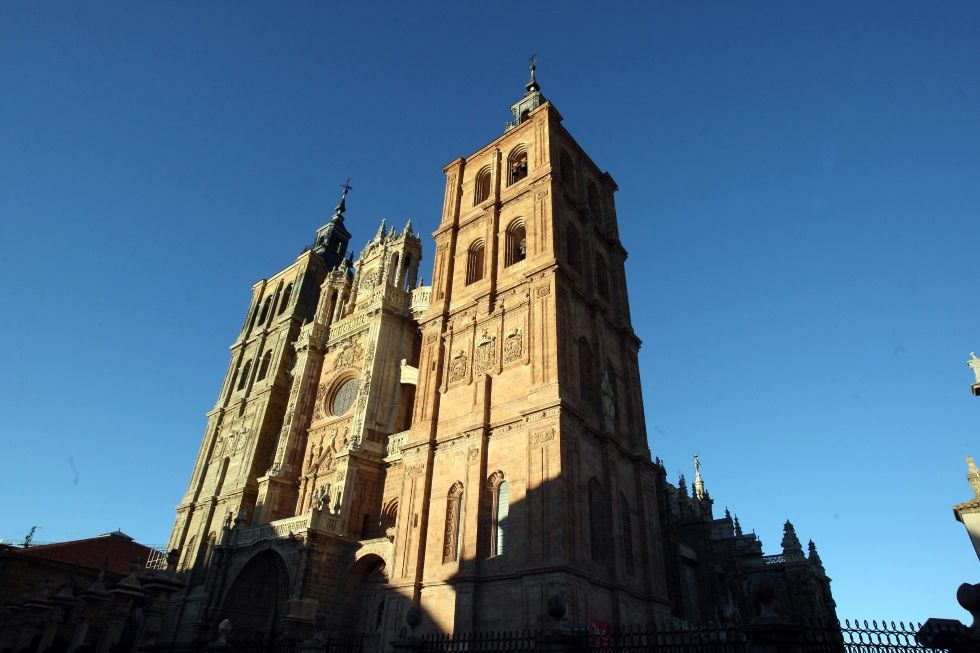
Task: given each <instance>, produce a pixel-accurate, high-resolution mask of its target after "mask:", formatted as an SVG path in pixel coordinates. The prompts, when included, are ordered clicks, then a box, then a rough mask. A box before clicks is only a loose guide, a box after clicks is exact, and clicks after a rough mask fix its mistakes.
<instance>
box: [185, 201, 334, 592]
mask: <svg viewBox="0 0 980 653" xmlns="http://www.w3.org/2000/svg"><path fill="white" fill-rule="evenodd" d="M348 190H349V186H346V185H345V187H344V192H343V196H342V197H341V200H340V203H339V204H338V205H337V208H336V209H335V211H334V214H333V216H332V217H331V219H330V220H329V221H328V222H327V224H325V225H324V226H322V227H320V228H319V229H318V230H317V232H316V237H315V241H314V243H313V247H312V249H307V250H305V251H303V252H302V253H301V254H300V255H299V256H298V257H297V258H296V260H295V261H293V263H292V264H290V265H289V266H287V267H286V268H285V269H283V270H281V271H280V272H278V273H277V274H275V275H273V276H272V277H271V278H269V279H263V280H261V281H259V282H258V283H256V284H255V285H254V286H252V300H251V303H250V305H249V309H248V312H247V313H246V318H245V323H244V325H243V326H242V330H241V332H240V333H239V335H238V337H237V338H236V340H235V342H234V343H232V345H231V362H230V363H229V365H228V371H227V373H226V374H225V380H224V383H223V384H222V386H221V391H220V392H219V394H218V401H217V403H216V404H215V406H214V408H213V409H212V410H211V411H210V412H209V413H208V420H207V426H206V427H205V431H204V438H203V440H202V442H201V447H200V450H199V451H198V455H197V460H196V462H195V464H194V470H193V472H192V474H191V480H190V484H189V485H188V488H187V492H186V493H185V494H184V498H183V501H181V503H180V505H178V507H177V518H176V521H175V523H174V528H173V531H172V532H171V535H170V541H169V543H168V550H173V549H178V550H179V551H180V552H181V557H180V560H179V562H178V568H179V569H180V570H182V571H186V570H191V569H194V570H195V571H196V572H197V571H200V572H201V573H195V574H194V580H195V581H201V580H203V565H204V562H205V560H206V558H207V557H208V554H209V552H210V549H211V547H212V546H213V545H214V544H215V542H216V540H217V539H218V538H220V534H221V530H222V526H223V525H225V524H226V523H230V522H232V521H234V522H236V523H239V524H248V523H250V522H251V520H252V517H253V513H254V512H255V509H256V505H257V500H258V498H259V485H260V484H259V478H260V477H261V476H263V475H264V474H266V471H267V470H268V469H269V467H270V465H272V463H273V460H274V457H275V455H276V445H277V442H278V440H279V433H280V427H281V424H282V422H283V417H284V414H285V413H286V405H287V399H288V397H289V394H290V388H291V385H292V383H293V379H292V374H293V369H294V365H295V363H296V357H297V351H296V349H295V348H294V346H293V343H294V341H295V340H296V339H297V337H298V336H299V334H300V330H301V327H302V325H303V324H304V323H306V322H309V321H310V320H312V319H313V317H314V315H315V314H316V311H317V307H318V305H319V303H320V301H319V300H320V286H321V284H322V283H323V281H324V279H325V278H326V277H327V276H328V275H329V274H330V270H331V269H334V268H335V267H336V266H337V265H338V264H340V263H341V262H342V261H344V256H345V255H346V252H347V245H348V242H349V240H350V233H349V232H348V231H347V229H346V228H345V227H344V210H345V200H346V196H347V191H348ZM259 505H261V504H259Z"/></svg>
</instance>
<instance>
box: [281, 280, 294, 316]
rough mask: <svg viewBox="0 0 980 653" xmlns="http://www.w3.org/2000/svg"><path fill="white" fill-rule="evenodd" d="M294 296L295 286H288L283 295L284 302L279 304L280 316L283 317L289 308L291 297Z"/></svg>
mask: <svg viewBox="0 0 980 653" xmlns="http://www.w3.org/2000/svg"><path fill="white" fill-rule="evenodd" d="M292 294H293V284H289V285H288V286H286V290H284V291H283V293H282V300H281V301H280V302H279V315H282V314H283V312H284V311H285V310H286V307H287V306H289V297H290V295H292Z"/></svg>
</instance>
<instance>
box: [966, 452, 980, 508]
mask: <svg viewBox="0 0 980 653" xmlns="http://www.w3.org/2000/svg"><path fill="white" fill-rule="evenodd" d="M966 480H967V481H968V482H969V483H970V487H971V488H972V489H973V494H974V496H976V498H978V499H980V470H978V469H977V464H976V463H975V462H973V456H967V457H966Z"/></svg>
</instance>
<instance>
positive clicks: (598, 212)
mask: <svg viewBox="0 0 980 653" xmlns="http://www.w3.org/2000/svg"><path fill="white" fill-rule="evenodd" d="M586 193H587V194H588V200H589V212H590V213H592V219H593V220H595V221H596V222H598V223H601V222H602V207H601V204H600V202H599V191H598V190H596V187H595V184H593V183H592V182H591V181H590V182H589V185H588V187H587V190H586Z"/></svg>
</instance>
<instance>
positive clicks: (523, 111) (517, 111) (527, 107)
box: [506, 53, 544, 129]
mask: <svg viewBox="0 0 980 653" xmlns="http://www.w3.org/2000/svg"><path fill="white" fill-rule="evenodd" d="M528 63H529V68H530V69H531V76H530V78H528V80H527V84H525V85H524V89H525V91H526V92H525V93H524V97H522V98H521V99H520V100H518V101H517V102H516V103H515V104H514V105H512V106H511V107H510V113H511V116H513V120H511V121H510V122H508V123H507V126H506V129H513V128H514V127H517V126H518V125H520V124H521V123H522V122H524V121H525V120H526V119H527V116H528V114H530V113H531V112H532V111H534V110H535V109H537V108H538V107H539V106H541V103H542V102H544V96H543V95H541V85H540V84H538V80H537V78H536V77H535V71H536V70H537V68H538V55H537V54H536V53H535V54H532V55H531V57H530V59H529V60H528Z"/></svg>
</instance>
